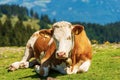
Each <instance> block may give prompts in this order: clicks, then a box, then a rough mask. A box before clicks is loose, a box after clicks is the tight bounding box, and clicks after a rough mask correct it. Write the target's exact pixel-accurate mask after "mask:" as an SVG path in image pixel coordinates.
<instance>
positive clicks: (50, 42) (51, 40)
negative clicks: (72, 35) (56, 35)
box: [48, 38, 54, 46]
mask: <svg viewBox="0 0 120 80" xmlns="http://www.w3.org/2000/svg"><path fill="white" fill-rule="evenodd" d="M53 41H54V39H53V38H51V39H50V41H49V43H48V46H50V45H51V44H52V42H53Z"/></svg>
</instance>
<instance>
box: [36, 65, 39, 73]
mask: <svg viewBox="0 0 120 80" xmlns="http://www.w3.org/2000/svg"><path fill="white" fill-rule="evenodd" d="M35 71H36V73H38V74H40V66H39V65H35Z"/></svg>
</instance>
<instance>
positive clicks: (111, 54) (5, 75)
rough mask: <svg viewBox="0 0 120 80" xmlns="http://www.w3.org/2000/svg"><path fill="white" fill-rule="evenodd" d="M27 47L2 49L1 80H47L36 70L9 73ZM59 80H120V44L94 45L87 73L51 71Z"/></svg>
mask: <svg viewBox="0 0 120 80" xmlns="http://www.w3.org/2000/svg"><path fill="white" fill-rule="evenodd" d="M24 49H25V47H0V80H46V78H44V77H39V75H37V74H36V72H35V71H34V68H28V69H19V70H16V71H14V72H8V71H7V67H8V66H9V65H10V64H11V63H13V62H15V61H20V60H21V58H22V56H23V53H24ZM49 76H50V77H53V78H56V79H57V80H120V44H101V45H98V44H97V45H96V44H95V45H93V59H92V64H91V67H90V69H89V71H88V72H87V73H79V74H72V75H62V74H60V73H58V72H55V71H50V73H49Z"/></svg>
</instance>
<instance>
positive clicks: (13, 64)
mask: <svg viewBox="0 0 120 80" xmlns="http://www.w3.org/2000/svg"><path fill="white" fill-rule="evenodd" d="M19 64H20V62H14V63H12V64H11V65H10V66H9V68H8V72H10V71H15V70H17V69H19Z"/></svg>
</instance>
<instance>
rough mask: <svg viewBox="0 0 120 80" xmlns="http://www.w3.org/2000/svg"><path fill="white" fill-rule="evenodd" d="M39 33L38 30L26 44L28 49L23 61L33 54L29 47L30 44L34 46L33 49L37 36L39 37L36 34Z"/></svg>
mask: <svg viewBox="0 0 120 80" xmlns="http://www.w3.org/2000/svg"><path fill="white" fill-rule="evenodd" d="M37 34H39V31H36V32H35V33H34V34H33V35H32V36H31V37H30V39H29V40H28V42H27V45H26V49H25V53H24V56H23V59H22V60H21V61H26V60H27V58H28V57H29V56H30V55H31V54H33V53H30V49H29V47H28V46H30V47H32V49H34V48H33V46H34V44H35V41H36V40H37V38H38V36H34V35H37Z"/></svg>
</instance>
